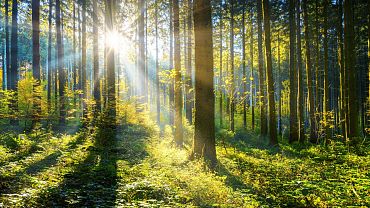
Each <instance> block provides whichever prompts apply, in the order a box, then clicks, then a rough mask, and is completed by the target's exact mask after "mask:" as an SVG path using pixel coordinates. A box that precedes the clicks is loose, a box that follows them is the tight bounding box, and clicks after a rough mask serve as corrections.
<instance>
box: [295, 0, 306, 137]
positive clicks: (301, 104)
mask: <svg viewBox="0 0 370 208" xmlns="http://www.w3.org/2000/svg"><path fill="white" fill-rule="evenodd" d="M296 1H297V4H296V14H297V64H298V65H297V71H298V130H299V141H300V142H304V140H305V138H304V137H305V134H304V121H305V120H304V83H303V80H304V78H303V69H302V42H301V15H300V14H301V4H300V1H301V0H296Z"/></svg>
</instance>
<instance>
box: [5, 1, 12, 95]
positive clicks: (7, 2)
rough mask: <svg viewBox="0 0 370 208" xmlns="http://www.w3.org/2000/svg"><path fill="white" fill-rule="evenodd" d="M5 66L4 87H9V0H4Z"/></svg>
mask: <svg viewBox="0 0 370 208" xmlns="http://www.w3.org/2000/svg"><path fill="white" fill-rule="evenodd" d="M5 67H6V69H5V70H6V87H7V89H10V88H11V87H10V85H11V77H10V74H11V72H10V44H9V0H5Z"/></svg>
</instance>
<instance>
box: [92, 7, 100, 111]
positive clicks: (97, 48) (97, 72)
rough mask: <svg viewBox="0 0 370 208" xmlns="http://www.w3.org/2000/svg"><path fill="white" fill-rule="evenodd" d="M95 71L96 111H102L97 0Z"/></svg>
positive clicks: (94, 9)
mask: <svg viewBox="0 0 370 208" xmlns="http://www.w3.org/2000/svg"><path fill="white" fill-rule="evenodd" d="M92 15H93V22H94V24H93V58H94V60H93V62H94V63H93V71H94V100H95V102H96V109H95V110H96V112H100V110H101V104H100V77H99V29H98V27H99V18H98V4H97V0H93V13H92Z"/></svg>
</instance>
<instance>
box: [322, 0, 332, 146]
mask: <svg viewBox="0 0 370 208" xmlns="http://www.w3.org/2000/svg"><path fill="white" fill-rule="evenodd" d="M328 9H329V0H324V29H323V36H324V98H323V100H324V102H323V121H324V129H325V137H326V139H329V136H330V132H329V124H328V122H329V115H328V114H329V111H330V110H329V75H328V70H329V49H328Z"/></svg>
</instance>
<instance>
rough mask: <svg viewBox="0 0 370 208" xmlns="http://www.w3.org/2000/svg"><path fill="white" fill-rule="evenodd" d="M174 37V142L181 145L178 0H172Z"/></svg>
mask: <svg viewBox="0 0 370 208" xmlns="http://www.w3.org/2000/svg"><path fill="white" fill-rule="evenodd" d="M173 15H174V20H173V23H174V37H175V142H176V144H177V145H178V146H179V147H182V145H183V130H182V103H183V102H182V92H181V71H180V70H181V56H180V15H179V1H178V0H173Z"/></svg>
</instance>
